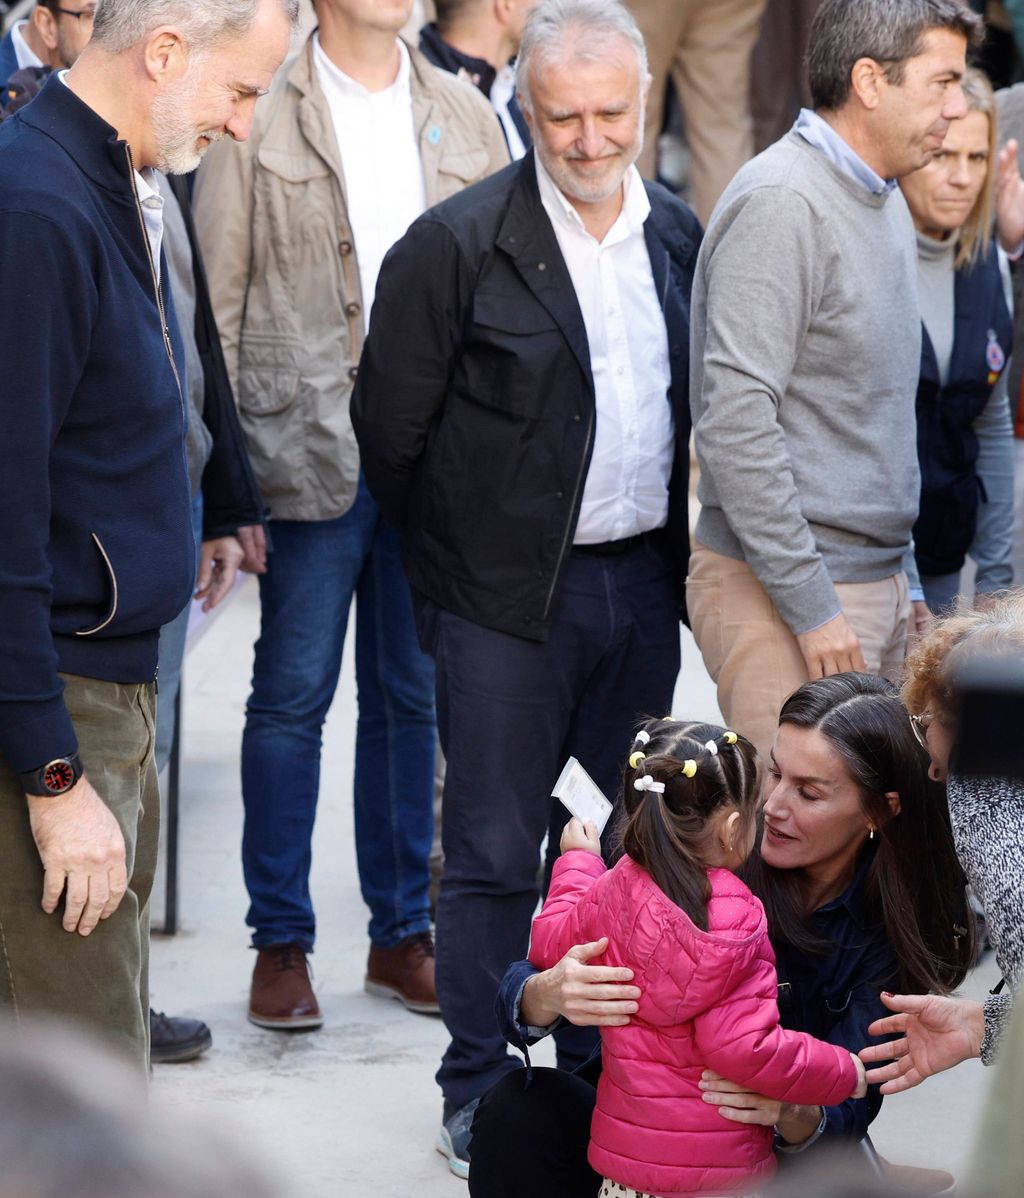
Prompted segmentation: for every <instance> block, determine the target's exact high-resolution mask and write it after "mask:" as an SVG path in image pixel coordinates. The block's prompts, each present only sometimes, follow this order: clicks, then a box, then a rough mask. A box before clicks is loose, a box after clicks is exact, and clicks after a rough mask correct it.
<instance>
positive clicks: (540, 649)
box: [417, 543, 685, 1107]
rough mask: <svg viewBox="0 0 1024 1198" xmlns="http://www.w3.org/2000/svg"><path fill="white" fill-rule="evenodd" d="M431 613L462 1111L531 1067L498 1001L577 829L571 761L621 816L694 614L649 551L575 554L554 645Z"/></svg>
mask: <svg viewBox="0 0 1024 1198" xmlns="http://www.w3.org/2000/svg"><path fill="white" fill-rule="evenodd" d="M417 606H418V615H419V619H420V629H421V638H422V641H423V644H424V645H425V646H426V647H427V648H428V649H429V650H430V652H431V654H432V655H433V656H434V659H435V663H436V666H437V702H438V709H437V710H438V724H439V727H440V733H441V746H442V748H443V749H444V753H445V757H446V759H447V773H446V776H445V784H444V804H443V810H442V840H443V845H444V855H445V865H444V875H443V877H442V879H441V893H440V898H439V900H438V906H437V994H438V999H439V1001H440V1004H441V1014H442V1016H443V1018H444V1021H445V1024H446V1026H447V1028H448V1031H449V1032H450V1033H451V1044H450V1045H449V1046H448V1050H447V1051H446V1052H445V1055H444V1059H443V1061H442V1062H441V1068H440V1070H439V1072H438V1074H437V1080H438V1082H439V1084H440V1086H441V1089H442V1091H443V1093H444V1097H445V1100H446V1101H447V1102H449V1103H451V1104H452V1105H454V1106H456V1107H460V1106H463V1105H465V1104H466V1103H467V1102H469V1101H470V1100H471V1099H473V1098H479V1097H480V1095H481V1094H484V1093H486V1091H487V1090H489V1089H490V1088H491V1086H492V1085H494V1083H495V1082H497V1081H498V1080H499V1079H500V1078H501V1077H502V1076H503V1075H504V1074H505V1073H507V1072H509V1071H510V1070H513V1069H517V1068H519V1067H520V1061H519V1058H518V1057H515V1058H513V1057H511V1056H509V1055H508V1053H507V1046H506V1044H505V1042H504V1040H503V1039H502V1037H501V1034H500V1032H499V1030H498V1023H497V1019H496V1017H495V1013H494V1002H495V998H496V996H497V993H498V986H499V983H500V981H501V978H502V977H503V976H504V973H505V970H506V969H507V968H508V966H509V965H510V964H511V963H512V962H513V961H518V960H521V959H522V958H523V957H525V956H526V949H527V943H528V940H529V935H530V920H531V918H532V916H533V913H534V910H535V908H536V906H537V898H538V886H537V874H538V868H539V865H540V846H541V841H542V840H543V839H544V834H545V832H547V831H548V829H549V826H550V827H551V830H552V834H553V835H554V836H555V838H556V840H557V838H558V835H559V833H560V830H561V827H562V825H563V824H564V822H565V820H566V819H567V818H568V815H567V814H564V809H563V808H562V807H561V805H560V804H556V803H555V801H554V800H553V799H552V798H551V787H552V786H553V785H554V783H555V780H556V779H557V778H558V774H559V771H560V770H561V768H562V766H563V765H564V764H565V759H566V758H567V757H569V756H570V755H571V756H574V757H577V758H579V760H580V762H581V763H582V764H583V766H584V768H585V769H586V770H587V771H588V773H589V774H590V775H591V777H592V778H593V779H594V781H595V782H596V783H597V785H598V786H599V787H600V788H601V789H602V790H603V791H604V793H605V794H606V795H607V796H608V798H609V799H611V800H612V801H613V802H615V803H616V805H618V803H619V799H620V795H621V790H622V773H623V767H624V765H625V762H626V757H627V755H628V754H629V750H630V745H631V743H632V735H633V729H634V728H635V726H636V723H637V722H638V721H639V720H641V719H642V718H643V717H645V716H651V715H653V716H662V715H665V714H666V713H667V712H668V711H669V709H670V706H671V703H672V694H673V691H674V689H675V683H676V675H677V674H678V673H679V602H678V600H677V598H676V594H675V588H674V585H673V580H672V569H671V565H670V563H669V561H668V558H667V556H666V555H665V554H664V553H663V552H662V551H661V550H660V549H659V548H658V547H657V546H656V545H654V544H648V543H645V544H643V545H641V546H639V547H637V548H635V549H632V550H631V551H629V552H627V553H624V554H622V555H621V556H615V557H593V556H589V555H585V554H582V553H578V552H575V551H574V552H573V553H572V555H571V557H570V559H569V562H568V564H567V566H566V570H565V575H564V579H563V583H562V590H561V593H560V595H559V597H558V599H557V600H556V607H555V611H554V613H553V617H552V626H551V630H550V635H549V637H548V640H547V641H546V642H543V643H542V642H539V641H529V640H525V639H524V638H522V637H517V636H510V635H508V634H507V633H503V632H496V631H494V630H493V629H490V628H484V627H482V626H481V625H479V624H474V623H472V622H471V621H469V620H465V619H463V618H461V617H460V616H456V615H454V614H453V613H451V612H448V611H444V610H442V609H441V608H439V607H437V606H436V605H435V604H433V603H430V602H429V601H427V600H420V599H418V600H417ZM681 714H685V713H681ZM553 815H554V818H553ZM609 831H610V828H609ZM560 1047H561V1046H560ZM570 1054H572V1055H579V1053H578V1046H577V1045H572V1046H571V1047H570V1048H569V1049H568V1051H567V1052H566V1053H565V1054H564V1055H566V1056H569V1055H570ZM562 1055H563V1054H562V1053H561V1052H560V1057H561V1056H562Z"/></svg>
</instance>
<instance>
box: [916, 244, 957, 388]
mask: <svg viewBox="0 0 1024 1198" xmlns="http://www.w3.org/2000/svg"><path fill="white" fill-rule="evenodd" d="M956 245H957V242H956V238H955V237H950V238H949V239H948V240H947V241H936V240H935V238H934V237H928V236H926V234H924V233H918V235H917V285H918V290H919V292H920V298H921V321H922V323H923V324H924V327H925V329H927V331H928V340H929V341H930V342H931V343H932V349H933V350H934V351H935V358H936V361H937V362H938V365H939V383H940V384H941V385H942V386H943V387H945V385H946V384H947V383H948V382H949V367H950V364H951V363H952V361H953V335H954V332H955V325H956V302H955V289H956Z"/></svg>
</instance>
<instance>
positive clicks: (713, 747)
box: [704, 740, 718, 757]
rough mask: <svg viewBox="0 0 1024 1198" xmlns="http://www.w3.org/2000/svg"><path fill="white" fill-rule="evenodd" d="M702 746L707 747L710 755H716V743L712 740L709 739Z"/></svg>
mask: <svg viewBox="0 0 1024 1198" xmlns="http://www.w3.org/2000/svg"><path fill="white" fill-rule="evenodd" d="M704 748H705V749H707V751H708V752H709V753H710V754H711V756H712V757H717V756H718V745H717V744H715V742H714V741H713V740H709V741H708V742H707V743H706V744H705V746H704Z"/></svg>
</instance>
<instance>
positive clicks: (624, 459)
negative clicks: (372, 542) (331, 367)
mask: <svg viewBox="0 0 1024 1198" xmlns="http://www.w3.org/2000/svg"><path fill="white" fill-rule="evenodd" d="M517 72H518V73H517V82H518V87H519V95H520V100H521V102H522V105H523V111H524V113H525V114H526V116H527V119H528V121H529V123H530V126H531V132H532V134H533V143H534V149H533V150H531V151H530V153H528V154H527V155H526V156H525V157H524V158H523V159H521V161H520V162H518V163H516V164H515V165H514V166H512V167H509V168H508V169H507V170H505V171H502V172H501V173H500V174H497V175H495V176H494V177H493V178H492V179H489V180H487V181H485V182H484V183H480V184H477V185H476V186H475V187H471V188H469V189H467V190H466V191H465V192H464V193H463V194H462V195H460V196H458V197H456V198H454V199H452V200H449V201H447V202H446V203H444V204H441V205H439V206H438V207H436V208H434V209H432V210H431V211H429V212H427V213H426V214H425V215H424V216H423V217H421V218H420V219H419V220H418V221H417V222H416V223H415V224H413V226H412V228H411V229H410V231H409V233H408V234H407V235H406V237H405V238H404V239H403V240H402V241H401V242H399V244H398V245H397V246H396V247H395V249H394V250H392V252H391V254H390V255H389V257H388V258H387V260H386V261H385V263H384V267H383V269H382V271H381V274H380V282H379V286H378V291H377V301H376V304H377V306H376V308H375V309H374V323H373V325H372V326H371V329H370V334H369V339H368V340H367V343H366V348H365V351H364V353H363V359H362V365H361V367H360V373H359V380H358V382H357V385H356V393H355V399H354V404H353V413H352V415H353V424H354V426H355V429H356V433H357V435H358V437H359V445H360V450H361V452H362V455H363V465H364V468H365V471H366V477H367V480H368V482H369V485H370V489H371V491H372V492H373V495H374V497H375V498H376V500H377V502H378V503H379V505H380V507H381V509H382V510H383V512H384V514H385V516H386V517H387V518H388V519H389V520H391V521H392V522H393V523H394V524H395V525H396V526H397V527H398V528H399V529H400V530H401V532H402V537H403V548H404V550H405V560H406V564H407V567H408V571H409V580H410V583H411V585H412V588H413V591H414V593H415V596H416V600H417V605H418V617H419V625H420V634H421V639H422V641H423V643H424V645H425V647H426V648H427V649H428V650H429V651H430V652H431V653H432V655H433V656H434V660H435V663H436V666H437V714H438V726H439V731H440V735H441V743H442V746H443V748H444V751H445V756H446V758H447V762H448V772H447V777H446V780H445V788H444V805H443V816H442V829H443V831H442V835H443V842H444V852H445V872H444V877H443V878H442V881H441V894H440V900H439V902H438V910H437V937H438V939H437V945H438V951H437V992H438V998H439V1000H440V1004H441V1014H442V1015H443V1017H444V1020H445V1023H446V1024H447V1026H448V1030H449V1031H450V1032H451V1035H452V1042H451V1044H450V1046H449V1048H448V1051H447V1052H446V1053H445V1057H444V1060H443V1062H442V1064H441V1069H440V1072H439V1073H438V1081H439V1083H440V1085H441V1089H442V1091H443V1094H444V1100H445V1106H444V1115H443V1127H442V1129H441V1132H440V1138H439V1140H438V1147H439V1149H440V1150H441V1151H442V1152H444V1154H445V1155H446V1156H447V1157H448V1161H449V1166H450V1168H451V1169H452V1171H453V1172H455V1173H456V1174H458V1175H460V1176H465V1175H466V1173H467V1171H468V1164H467V1152H468V1140H469V1131H470V1119H471V1117H472V1112H473V1109H474V1107H475V1105H476V1103H477V1101H478V1100H479V1098H480V1096H481V1095H482V1094H483V1093H484V1092H485V1091H486V1090H487V1089H489V1088H490V1086H491V1085H493V1084H494V1082H496V1081H497V1080H499V1078H501V1077H502V1076H503V1075H504V1074H505V1073H506V1072H508V1071H509V1070H511V1069H516V1068H518V1067H519V1062H518V1060H515V1059H513V1058H511V1057H509V1056H508V1055H507V1054H506V1051H505V1044H504V1042H503V1041H502V1038H501V1036H500V1034H499V1032H498V1029H497V1024H496V1022H495V1018H494V1011H493V1006H494V999H495V994H496V992H497V988H498V980H499V979H500V977H501V976H502V974H503V972H504V970H505V969H506V967H507V966H508V964H509V962H511V961H514V960H516V959H517V958H518V957H521V956H522V955H523V954H524V953H525V951H526V943H527V938H528V934H529V927H530V916H531V915H532V914H533V910H534V907H535V906H536V902H537V872H538V863H539V856H540V846H541V841H542V839H543V837H544V833H545V831H547V829H548V827H549V823H550V821H551V820H552V818H553V803H552V799H551V788H552V785H553V784H554V782H555V780H556V779H557V777H558V772H559V770H560V769H561V768H562V765H563V764H564V762H565V760H566V758H567V757H568V756H570V755H572V756H575V757H577V758H578V759H579V760H580V761H581V762H582V764H583V766H584V767H585V768H586V769H587V770H588V771H589V772H590V774H591V776H592V777H593V778H594V780H595V781H596V782H597V784H598V786H600V787H601V788H602V789H603V790H604V792H605V794H607V795H608V796H609V797H610V798H611V797H613V796H614V795H615V792H616V789H617V787H618V786H619V785H620V778H621V764H620V763H621V760H622V756H623V752H624V748H625V746H627V745H628V744H629V741H630V738H631V734H632V724H633V721H634V720H636V719H637V718H639V717H640V716H641V715H643V714H644V713H645V712H651V711H653V712H657V713H658V714H661V713H662V712H665V711H668V710H669V707H670V705H671V700H672V693H673V688H674V686H675V681H676V674H677V673H678V669H679V626H678V622H679V610H680V609H679V595H680V591H681V586H682V582H683V579H684V577H685V573H686V562H687V557H688V552H689V542H688V523H687V515H686V513H687V472H688V466H689V455H688V451H687V441H688V437H689V431H690V421H689V409H688V403H687V394H688V393H687V342H688V337H689V327H688V306H689V294H690V284H691V281H692V278H693V268H694V263H695V260H696V255H697V248H698V244H699V241H700V226H699V225H698V223H697V219H696V217H695V216H694V215H693V213H692V212H691V211H690V210H689V209H688V208H687V207H686V205H685V204H683V203H682V202H681V201H679V200H677V199H676V198H675V197H674V196H671V195H670V194H669V193H668V192H667V191H665V189H664V188H661V187H659V186H658V185H657V184H645V183H644V181H643V180H642V179H641V178H640V176H639V174H638V173H637V171H636V168H635V167H634V165H633V164H634V162H635V160H636V157H637V155H638V153H639V152H640V147H641V145H642V142H643V119H644V103H645V100H646V96H647V88H648V85H649V77H648V73H647V56H646V52H645V49H644V43H643V39H642V38H641V36H640V33H639V30H638V29H637V27H636V24H635V22H634V21H633V19H632V18H631V17H630V16H629V14H628V13H627V12H626V11H625V9H624V8H623V7H622V5H620V4H618V3H617V2H616V0H543V2H542V3H541V4H539V5H538V6H537V7H536V8H535V9H534V10H533V12H532V13H531V14H530V17H529V18H528V19H527V21H526V25H525V27H524V32H523V39H522V45H521V49H520V55H519V60H518V67H517ZM559 810H561V809H560V808H559ZM559 830H560V828H559V827H558V826H557V825H556V829H555V831H554V836H553V843H557V840H558V831H559ZM572 1048H573V1049H574V1050H575V1051H574V1053H573V1055H574V1056H575V1055H578V1054H579V1052H580V1051H581V1048H580V1046H579V1045H574V1046H572ZM585 1051H586V1052H589V1046H588V1048H587V1049H586V1050H585ZM559 1054H560V1058H561V1060H562V1062H566V1061H567V1060H568V1059H569V1046H568V1045H566V1044H565V1042H564V1041H563V1043H561V1044H559Z"/></svg>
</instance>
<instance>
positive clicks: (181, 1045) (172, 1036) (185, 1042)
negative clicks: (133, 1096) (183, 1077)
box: [149, 1007, 213, 1065]
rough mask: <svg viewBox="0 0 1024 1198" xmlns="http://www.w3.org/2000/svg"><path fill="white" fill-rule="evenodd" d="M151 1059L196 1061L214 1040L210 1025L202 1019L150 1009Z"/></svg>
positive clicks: (156, 1062)
mask: <svg viewBox="0 0 1024 1198" xmlns="http://www.w3.org/2000/svg"><path fill="white" fill-rule="evenodd" d="M149 1042H150V1049H149V1059H150V1060H151V1061H152V1063H153V1064H154V1065H176V1064H178V1063H179V1062H181V1061H194V1060H195V1058H196V1057H200V1056H202V1055H203V1053H204V1052H206V1050H207V1049H208V1048H209V1047H210V1045H211V1044H212V1043H213V1036H212V1035H211V1034H210V1029H209V1028H208V1027H207V1026H206V1024H205V1023H203V1021H202V1020H201V1019H184V1018H182V1017H181V1016H179V1015H165V1014H164V1013H163V1011H154V1010H153V1008H152V1007H150V1009H149Z"/></svg>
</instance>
